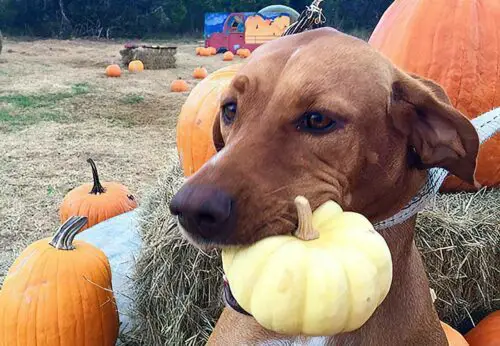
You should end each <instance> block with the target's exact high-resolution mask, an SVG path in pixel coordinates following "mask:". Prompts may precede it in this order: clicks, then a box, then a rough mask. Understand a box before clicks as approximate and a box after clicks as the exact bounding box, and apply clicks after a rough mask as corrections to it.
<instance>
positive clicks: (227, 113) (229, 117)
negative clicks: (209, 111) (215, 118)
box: [222, 102, 237, 125]
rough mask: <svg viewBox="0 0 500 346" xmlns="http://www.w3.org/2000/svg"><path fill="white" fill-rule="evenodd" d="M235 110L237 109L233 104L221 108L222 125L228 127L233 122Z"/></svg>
mask: <svg viewBox="0 0 500 346" xmlns="http://www.w3.org/2000/svg"><path fill="white" fill-rule="evenodd" d="M236 110H237V107H236V103H234V102H230V103H226V104H225V105H223V106H222V120H224V123H226V124H227V125H229V124H231V123H232V122H233V121H234V118H236Z"/></svg>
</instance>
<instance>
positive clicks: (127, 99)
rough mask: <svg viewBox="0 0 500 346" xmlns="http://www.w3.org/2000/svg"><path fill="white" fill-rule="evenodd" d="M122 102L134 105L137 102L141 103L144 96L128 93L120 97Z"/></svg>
mask: <svg viewBox="0 0 500 346" xmlns="http://www.w3.org/2000/svg"><path fill="white" fill-rule="evenodd" d="M121 101H122V103H124V104H127V105H135V104H138V103H142V102H143V101H144V96H142V95H137V94H129V95H127V96H125V97H123V98H122V100H121Z"/></svg>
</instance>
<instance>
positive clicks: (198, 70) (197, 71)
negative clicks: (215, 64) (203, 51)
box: [193, 66, 208, 79]
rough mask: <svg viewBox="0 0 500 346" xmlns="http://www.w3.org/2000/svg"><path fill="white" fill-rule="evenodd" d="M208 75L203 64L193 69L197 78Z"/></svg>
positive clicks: (194, 76)
mask: <svg viewBox="0 0 500 346" xmlns="http://www.w3.org/2000/svg"><path fill="white" fill-rule="evenodd" d="M206 76H208V72H207V69H206V68H204V67H203V66H200V67H197V68H195V69H194V71H193V78H195V79H203V78H205V77H206Z"/></svg>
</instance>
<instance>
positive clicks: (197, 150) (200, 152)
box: [177, 65, 241, 177]
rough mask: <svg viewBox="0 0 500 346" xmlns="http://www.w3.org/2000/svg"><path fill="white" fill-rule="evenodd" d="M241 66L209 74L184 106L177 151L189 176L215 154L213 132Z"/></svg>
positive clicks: (178, 122)
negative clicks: (226, 90) (224, 95)
mask: <svg viewBox="0 0 500 346" xmlns="http://www.w3.org/2000/svg"><path fill="white" fill-rule="evenodd" d="M240 66H241V65H231V66H227V67H224V68H221V69H219V70H217V71H215V72H213V73H211V74H209V75H208V76H207V77H206V78H205V79H203V80H202V81H201V82H200V83H198V85H196V86H195V87H194V88H193V90H192V91H191V93H190V94H189V96H188V98H187V100H186V102H185V103H184V105H183V106H182V109H181V113H180V115H179V119H178V120H177V151H178V154H179V159H180V162H181V166H182V169H183V171H184V175H185V176H186V177H188V176H190V175H192V174H193V173H195V172H196V171H197V170H198V169H199V168H200V167H201V166H202V165H203V164H204V163H205V162H206V161H208V159H210V158H211V157H212V156H213V155H214V154H215V147H214V143H213V139H212V131H213V124H214V121H215V117H216V116H217V115H218V114H219V109H220V97H221V95H222V93H223V92H224V90H225V89H226V88H227V87H228V85H229V83H230V82H231V80H232V79H233V77H234V76H235V75H236V72H238V70H239V69H240Z"/></svg>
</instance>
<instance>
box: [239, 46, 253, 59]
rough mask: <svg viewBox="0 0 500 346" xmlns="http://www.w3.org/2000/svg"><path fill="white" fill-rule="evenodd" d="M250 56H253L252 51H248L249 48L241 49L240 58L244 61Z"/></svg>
mask: <svg viewBox="0 0 500 346" xmlns="http://www.w3.org/2000/svg"><path fill="white" fill-rule="evenodd" d="M237 54H238V53H237ZM250 55H252V53H251V52H250V49H247V48H243V49H239V54H238V56H239V57H240V58H242V59H246V58H248V57H249V56H250Z"/></svg>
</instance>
